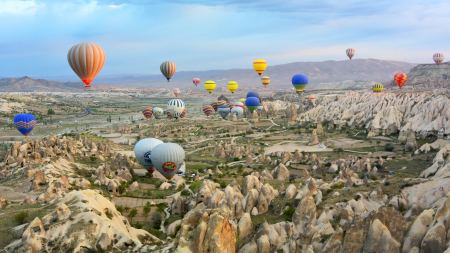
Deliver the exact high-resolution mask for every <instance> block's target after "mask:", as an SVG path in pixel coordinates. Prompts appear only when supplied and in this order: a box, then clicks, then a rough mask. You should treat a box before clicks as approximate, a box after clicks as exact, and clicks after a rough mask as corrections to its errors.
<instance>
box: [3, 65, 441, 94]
mask: <svg viewBox="0 0 450 253" xmlns="http://www.w3.org/2000/svg"><path fill="white" fill-rule="evenodd" d="M415 66H416V64H412V63H407V62H399V61H386V60H377V59H355V60H351V61H350V60H346V61H322V62H294V63H288V64H281V65H274V66H269V67H268V68H267V70H266V71H265V73H264V75H268V76H270V78H271V84H270V86H269V87H270V88H271V89H283V90H285V89H286V88H290V87H291V77H292V75H294V74H296V73H304V74H306V75H307V76H308V77H309V82H310V84H309V85H310V89H350V88H351V89H358V88H367V86H370V84H371V83H372V82H382V83H390V82H391V80H392V77H393V75H394V73H395V72H397V71H403V72H406V73H409V71H410V70H411V69H412V68H413V67H415ZM419 66H420V65H419ZM431 68H433V67H431ZM441 68H443V67H441ZM415 69H417V67H416V68H415ZM419 69H420V68H419ZM421 71H422V72H423V69H421ZM422 74H424V73H422ZM449 74H450V73H449ZM419 75H420V74H419ZM193 77H199V78H200V79H201V80H202V83H203V82H204V81H206V80H209V79H211V80H214V81H216V83H217V85H218V90H224V89H225V86H226V83H227V82H228V81H229V80H236V81H237V82H238V83H239V85H240V87H241V88H243V89H251V88H260V87H261V82H260V77H259V76H258V75H257V74H256V73H255V72H254V71H253V70H252V69H228V70H206V71H179V72H177V73H176V74H175V76H174V77H173V78H172V80H171V81H170V82H169V83H168V82H167V81H166V79H165V78H164V77H163V76H162V75H161V74H154V75H115V76H102V75H101V73H100V75H99V76H98V78H97V79H96V80H95V82H94V84H93V85H94V87H122V88H162V87H167V88H174V87H179V88H191V87H193V84H192V78H193ZM82 88H83V85H82V83H81V82H60V81H50V80H45V79H33V78H31V77H28V76H24V77H20V78H3V79H0V92H1V91H3V92H5V91H9V92H10V91H79V90H82Z"/></svg>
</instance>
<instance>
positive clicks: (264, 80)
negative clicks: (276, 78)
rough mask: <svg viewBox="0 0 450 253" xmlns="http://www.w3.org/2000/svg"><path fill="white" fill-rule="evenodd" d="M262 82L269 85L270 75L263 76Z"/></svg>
mask: <svg viewBox="0 0 450 253" xmlns="http://www.w3.org/2000/svg"><path fill="white" fill-rule="evenodd" d="M261 83H262V84H263V85H264V86H265V87H267V85H269V84H270V77H268V76H263V77H261Z"/></svg>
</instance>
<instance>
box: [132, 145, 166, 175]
mask: <svg viewBox="0 0 450 253" xmlns="http://www.w3.org/2000/svg"><path fill="white" fill-rule="evenodd" d="M162 143H163V141H161V140H159V139H156V138H145V139H142V140H140V141H138V142H137V143H136V144H135V145H134V155H135V156H136V160H138V162H139V163H140V164H141V165H142V166H144V167H145V168H146V169H148V168H149V167H152V166H153V164H152V160H151V158H150V155H151V153H152V150H153V149H154V148H155V147H156V146H158V145H159V144H162Z"/></svg>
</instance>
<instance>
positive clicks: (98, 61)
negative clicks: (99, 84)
mask: <svg viewBox="0 0 450 253" xmlns="http://www.w3.org/2000/svg"><path fill="white" fill-rule="evenodd" d="M105 59H106V54H105V51H104V50H103V48H102V47H101V46H99V45H97V44H95V43H92V42H88V43H80V44H76V45H74V46H73V47H71V48H70V49H69V52H68V53H67V60H68V62H69V65H70V67H71V68H72V70H73V71H74V72H75V73H76V74H77V76H78V77H79V78H80V79H81V81H83V83H84V87H85V88H86V89H90V88H91V83H92V81H94V79H95V77H96V76H97V75H98V73H99V72H100V70H102V68H103V65H104V64H105Z"/></svg>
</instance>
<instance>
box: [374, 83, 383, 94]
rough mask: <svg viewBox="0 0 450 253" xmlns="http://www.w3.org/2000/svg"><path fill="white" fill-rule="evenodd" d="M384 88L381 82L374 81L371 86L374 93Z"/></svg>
mask: <svg viewBox="0 0 450 253" xmlns="http://www.w3.org/2000/svg"><path fill="white" fill-rule="evenodd" d="M383 90H384V85H383V84H381V83H376V84H374V85H373V86H372V91H373V92H375V93H379V92H382V91H383Z"/></svg>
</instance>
